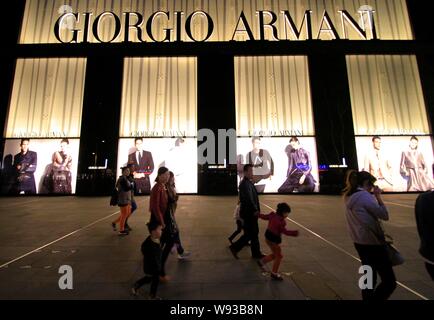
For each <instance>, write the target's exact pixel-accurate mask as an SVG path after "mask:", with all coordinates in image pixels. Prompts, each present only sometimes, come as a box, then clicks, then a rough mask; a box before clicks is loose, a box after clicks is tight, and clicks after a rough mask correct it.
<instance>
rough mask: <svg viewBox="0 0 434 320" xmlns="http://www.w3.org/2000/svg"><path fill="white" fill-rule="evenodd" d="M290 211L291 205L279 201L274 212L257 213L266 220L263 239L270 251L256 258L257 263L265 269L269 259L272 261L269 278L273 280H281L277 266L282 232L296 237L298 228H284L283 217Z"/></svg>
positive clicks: (280, 255) (280, 254) (279, 259)
mask: <svg viewBox="0 0 434 320" xmlns="http://www.w3.org/2000/svg"><path fill="white" fill-rule="evenodd" d="M290 212H291V207H290V206H289V205H288V204H287V203H279V204H278V205H277V209H276V212H271V213H270V214H261V213H260V214H259V217H260V218H261V219H263V220H268V227H267V230H266V231H265V241H266V243H267V245H268V246H269V247H270V249H271V253H270V254H269V255H267V256H265V257H264V258H262V259H260V260H258V264H259V266H260V267H261V269H263V270H264V269H265V265H266V264H267V263H269V262H271V261H274V263H273V268H272V270H271V278H272V279H275V280H283V278H282V276H281V275H280V274H279V266H280V263H281V262H282V259H283V255H282V248H281V247H280V244H281V243H282V234H284V235H286V236H292V237H297V236H298V230H288V229H286V221H285V219H286V218H287V217H288V215H289V214H290Z"/></svg>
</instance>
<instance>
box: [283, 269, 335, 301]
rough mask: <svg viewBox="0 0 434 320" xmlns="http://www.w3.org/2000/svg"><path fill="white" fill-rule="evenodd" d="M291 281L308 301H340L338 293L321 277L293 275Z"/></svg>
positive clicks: (307, 274)
mask: <svg viewBox="0 0 434 320" xmlns="http://www.w3.org/2000/svg"><path fill="white" fill-rule="evenodd" d="M291 279H292V280H293V281H294V283H295V285H296V286H297V287H298V288H299V289H300V290H301V291H302V293H303V295H304V296H305V297H306V299H308V300H340V299H341V297H340V296H339V295H338V293H337V292H336V291H334V290H333V288H331V287H330V286H328V285H327V283H326V282H324V281H323V280H322V279H321V278H320V277H318V276H317V275H315V274H310V273H293V274H291Z"/></svg>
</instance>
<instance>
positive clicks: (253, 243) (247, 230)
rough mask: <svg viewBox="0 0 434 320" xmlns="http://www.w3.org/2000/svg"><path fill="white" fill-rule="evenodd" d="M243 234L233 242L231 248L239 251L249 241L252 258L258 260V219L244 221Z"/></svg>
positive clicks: (259, 252) (259, 253) (259, 249)
mask: <svg viewBox="0 0 434 320" xmlns="http://www.w3.org/2000/svg"><path fill="white" fill-rule="evenodd" d="M243 230H244V234H243V235H242V236H241V237H240V238H239V239H238V240H237V241H235V242H234V243H233V244H232V245H231V247H232V248H233V249H234V250H235V251H236V252H238V251H241V249H243V248H244V247H245V246H247V245H248V243H249V241H250V249H251V250H252V257H253V258H259V257H260V256H261V248H260V246H259V238H258V235H259V226H258V218H256V217H255V218H247V219H244V226H243Z"/></svg>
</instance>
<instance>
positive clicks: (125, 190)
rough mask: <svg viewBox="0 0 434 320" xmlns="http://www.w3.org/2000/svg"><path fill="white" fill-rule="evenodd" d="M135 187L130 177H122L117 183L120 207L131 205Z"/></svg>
mask: <svg viewBox="0 0 434 320" xmlns="http://www.w3.org/2000/svg"><path fill="white" fill-rule="evenodd" d="M133 187H134V185H133V184H132V183H131V182H130V180H129V178H128V177H125V176H123V175H122V176H120V177H119V179H118V181H117V182H116V189H117V190H118V205H119V206H120V207H122V206H127V205H129V204H131V197H132V192H131V190H132V189H133Z"/></svg>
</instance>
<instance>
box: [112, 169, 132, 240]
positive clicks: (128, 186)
mask: <svg viewBox="0 0 434 320" xmlns="http://www.w3.org/2000/svg"><path fill="white" fill-rule="evenodd" d="M129 175H130V169H129V168H128V167H124V168H122V175H121V176H120V177H119V179H118V181H117V182H116V190H117V191H118V206H119V207H120V209H121V214H120V215H119V217H118V218H117V219H116V220H115V221H113V222H112V227H113V230H116V224H117V223H119V225H120V230H119V236H126V235H128V234H129V232H128V230H126V229H125V222H126V221H127V219H128V217H129V216H130V214H131V193H132V190H133V184H132V183H131V181H130V180H129V179H128V176H129Z"/></svg>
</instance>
